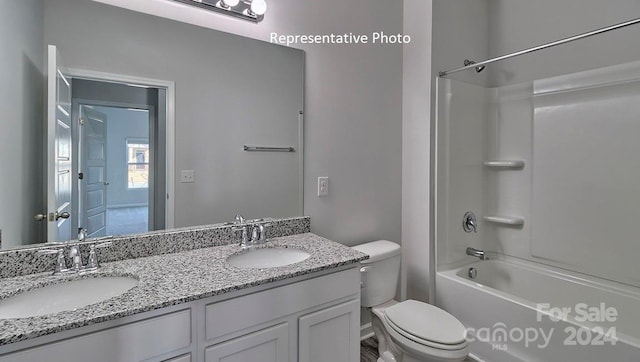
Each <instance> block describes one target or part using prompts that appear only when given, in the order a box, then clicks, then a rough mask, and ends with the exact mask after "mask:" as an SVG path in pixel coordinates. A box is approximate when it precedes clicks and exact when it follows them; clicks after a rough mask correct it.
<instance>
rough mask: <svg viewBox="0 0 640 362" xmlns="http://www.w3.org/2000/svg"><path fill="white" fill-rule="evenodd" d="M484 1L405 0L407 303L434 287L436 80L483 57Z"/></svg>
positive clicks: (481, 78) (474, 78) (474, 77)
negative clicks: (466, 61) (408, 38)
mask: <svg viewBox="0 0 640 362" xmlns="http://www.w3.org/2000/svg"><path fill="white" fill-rule="evenodd" d="M487 1H488V0H433V1H431V0H428V1H421V0H405V1H404V32H405V33H407V34H412V36H413V41H412V43H411V44H409V45H407V46H405V47H404V59H403V98H402V101H403V114H402V129H403V139H402V147H403V157H402V164H403V170H402V257H403V259H402V260H403V280H404V283H403V296H405V297H407V298H413V299H418V300H424V301H427V300H429V298H430V295H429V293H430V292H431V291H432V290H430V289H431V288H432V287H433V285H432V284H431V283H430V281H431V277H432V276H434V275H433V272H434V267H435V266H434V265H433V264H431V262H430V259H431V258H432V257H433V255H432V251H433V247H434V246H433V243H434V235H433V231H434V228H435V225H432V224H431V220H432V219H431V217H432V216H433V210H431V209H430V205H432V203H433V199H434V194H433V192H432V189H430V186H433V185H432V182H431V176H432V175H431V166H432V163H433V159H432V150H433V148H434V147H435V143H434V142H433V141H434V140H433V137H432V132H433V129H432V124H431V120H432V119H434V118H433V117H435V85H436V84H435V83H436V82H435V80H436V76H437V74H438V72H439V71H442V70H447V69H452V68H457V67H460V66H462V64H463V62H464V59H472V60H482V59H484V58H486V57H487V56H488V44H489V40H488V29H489V24H488V22H489V20H488V8H487ZM462 76H463V77H465V79H466V80H467V81H470V82H474V83H483V82H485V81H486V78H487V75H486V74H479V75H478V74H476V73H475V72H474V73H473V74H465V75H462ZM429 100H431V101H429ZM431 297H432V296H431Z"/></svg>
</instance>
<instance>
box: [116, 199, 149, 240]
mask: <svg viewBox="0 0 640 362" xmlns="http://www.w3.org/2000/svg"><path fill="white" fill-rule="evenodd" d="M147 231H149V208H148V207H146V206H141V207H117V208H109V209H107V231H106V233H107V235H114V236H116V235H128V234H139V233H145V232H147Z"/></svg>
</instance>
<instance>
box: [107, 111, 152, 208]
mask: <svg viewBox="0 0 640 362" xmlns="http://www.w3.org/2000/svg"><path fill="white" fill-rule="evenodd" d="M95 110H96V111H98V112H102V113H104V114H105V115H107V181H109V187H108V189H107V207H119V206H132V205H147V204H148V202H149V190H148V189H146V188H145V189H129V188H128V187H127V174H128V168H127V152H126V147H127V139H134V140H135V139H146V140H147V142H148V141H149V114H148V113H147V112H137V111H131V110H127V109H126V108H113V107H95Z"/></svg>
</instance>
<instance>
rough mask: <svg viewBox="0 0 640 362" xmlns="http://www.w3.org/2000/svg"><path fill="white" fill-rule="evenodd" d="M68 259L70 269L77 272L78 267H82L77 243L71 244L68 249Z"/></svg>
mask: <svg viewBox="0 0 640 362" xmlns="http://www.w3.org/2000/svg"><path fill="white" fill-rule="evenodd" d="M69 260H71V269H73V270H74V271H75V272H79V271H80V269H82V254H80V247H79V245H78V244H75V245H71V249H69Z"/></svg>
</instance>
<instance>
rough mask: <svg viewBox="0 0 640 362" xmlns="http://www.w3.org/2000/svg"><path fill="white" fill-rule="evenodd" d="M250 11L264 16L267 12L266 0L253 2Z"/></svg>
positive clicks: (253, 0) (254, 0)
mask: <svg viewBox="0 0 640 362" xmlns="http://www.w3.org/2000/svg"><path fill="white" fill-rule="evenodd" d="M250 10H251V12H252V13H254V14H256V15H264V13H266V12H267V3H266V2H265V1H264V0H252V1H251V7H250Z"/></svg>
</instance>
